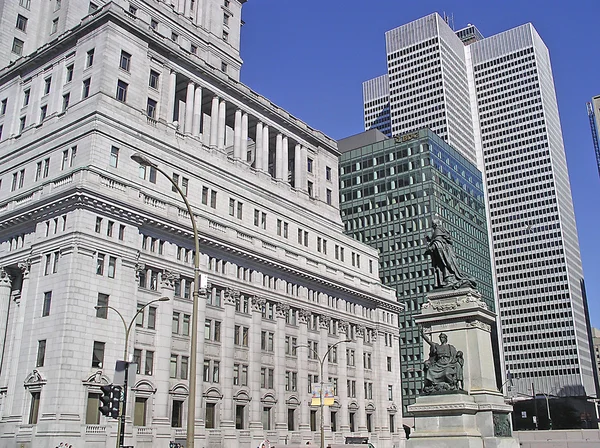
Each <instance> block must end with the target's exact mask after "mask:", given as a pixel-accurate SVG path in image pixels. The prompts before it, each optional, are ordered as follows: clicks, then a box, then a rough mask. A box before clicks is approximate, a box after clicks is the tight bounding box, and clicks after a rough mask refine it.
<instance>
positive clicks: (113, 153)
mask: <svg viewBox="0 0 600 448" xmlns="http://www.w3.org/2000/svg"><path fill="white" fill-rule="evenodd" d="M118 164H119V148H117V147H116V146H113V147H111V148H110V166H112V167H113V168H117V166H118Z"/></svg>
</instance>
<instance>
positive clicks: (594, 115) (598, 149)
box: [587, 95, 600, 175]
mask: <svg viewBox="0 0 600 448" xmlns="http://www.w3.org/2000/svg"><path fill="white" fill-rule="evenodd" d="M587 111H588V116H589V119H590V128H591V131H592V143H593V144H594V152H595V153H596V163H597V164H598V175H600V95H596V96H595V97H593V98H592V101H591V102H589V103H587Z"/></svg>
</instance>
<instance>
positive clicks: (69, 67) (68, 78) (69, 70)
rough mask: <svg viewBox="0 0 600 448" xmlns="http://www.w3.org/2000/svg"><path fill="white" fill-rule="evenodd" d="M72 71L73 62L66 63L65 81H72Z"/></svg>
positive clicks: (73, 69)
mask: <svg viewBox="0 0 600 448" xmlns="http://www.w3.org/2000/svg"><path fill="white" fill-rule="evenodd" d="M74 72H75V65H74V64H70V65H67V73H66V76H65V79H66V81H65V82H71V81H73V73H74Z"/></svg>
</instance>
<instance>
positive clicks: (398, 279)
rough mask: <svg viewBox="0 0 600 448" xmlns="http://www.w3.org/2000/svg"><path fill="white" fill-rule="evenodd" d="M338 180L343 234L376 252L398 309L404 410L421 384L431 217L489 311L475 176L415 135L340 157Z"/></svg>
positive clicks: (435, 142)
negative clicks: (419, 321) (420, 322)
mask: <svg viewBox="0 0 600 448" xmlns="http://www.w3.org/2000/svg"><path fill="white" fill-rule="evenodd" d="M339 178H340V199H341V201H340V211H341V214H342V220H343V221H344V225H345V232H346V233H347V234H348V235H351V236H353V237H354V238H355V239H357V240H359V241H362V242H364V243H366V244H369V245H370V246H372V247H375V248H377V249H378V250H379V276H380V278H381V281H382V282H383V283H384V284H385V285H387V286H389V287H392V288H396V290H397V292H398V300H399V301H401V302H403V303H404V304H405V305H406V312H405V313H403V314H401V315H400V318H399V326H400V359H401V376H402V389H403V405H404V408H405V409H404V411H405V412H406V406H407V405H409V404H411V403H413V402H414V401H415V399H416V396H417V395H418V393H419V390H420V389H421V387H422V383H423V378H422V364H423V360H424V355H423V353H422V352H423V348H422V345H423V343H422V341H421V337H420V336H419V329H418V327H417V326H416V325H415V324H414V320H413V317H414V316H415V315H417V314H419V313H420V308H421V305H422V304H423V303H424V301H425V295H426V293H427V292H428V291H430V290H431V289H432V287H433V285H434V276H433V269H432V268H431V263H430V260H429V256H427V255H425V249H426V241H425V236H426V235H428V234H429V233H431V219H432V217H433V216H434V215H436V214H437V215H438V216H440V217H441V218H442V221H443V223H444V226H445V227H446V228H447V229H448V230H449V231H450V233H451V234H452V236H453V239H454V250H455V252H456V255H457V257H458V258H459V262H460V264H461V267H462V269H463V270H464V271H465V272H467V273H468V274H470V275H471V276H472V277H474V278H475V279H476V280H477V287H478V290H479V291H480V292H481V293H482V294H483V298H484V300H485V302H486V303H487V305H488V306H489V308H490V309H492V310H495V306H494V294H493V286H492V269H491V264H490V255H489V245H488V233H487V226H486V216H485V201H484V192H483V182H482V176H481V173H480V172H479V171H478V170H477V168H476V167H475V166H474V165H473V164H472V163H471V162H469V161H468V160H467V159H465V158H464V157H463V156H461V155H460V154H459V153H458V152H457V151H456V150H454V149H453V148H452V147H451V146H449V145H448V144H447V143H446V142H444V141H443V140H442V139H440V138H439V137H438V136H437V135H435V134H434V133H432V132H431V131H430V130H428V129H422V130H420V131H418V132H413V133H410V134H407V135H403V136H400V137H396V138H391V139H386V140H383V141H380V142H377V143H373V144H369V145H365V146H362V147H360V148H356V149H352V150H349V151H347V152H343V153H342V155H341V156H340V176H339ZM494 340H495V341H496V340H497V339H496V338H494ZM495 348H496V350H495V351H496V352H497V347H495ZM426 357H427V356H425V358H426Z"/></svg>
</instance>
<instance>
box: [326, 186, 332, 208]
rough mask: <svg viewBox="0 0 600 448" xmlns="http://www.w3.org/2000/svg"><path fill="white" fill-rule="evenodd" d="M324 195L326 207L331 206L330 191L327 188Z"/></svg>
mask: <svg viewBox="0 0 600 448" xmlns="http://www.w3.org/2000/svg"><path fill="white" fill-rule="evenodd" d="M325 195H326V200H327V205H331V198H332V196H331V190H330V189H329V188H328V189H327V190H326V192H325Z"/></svg>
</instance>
